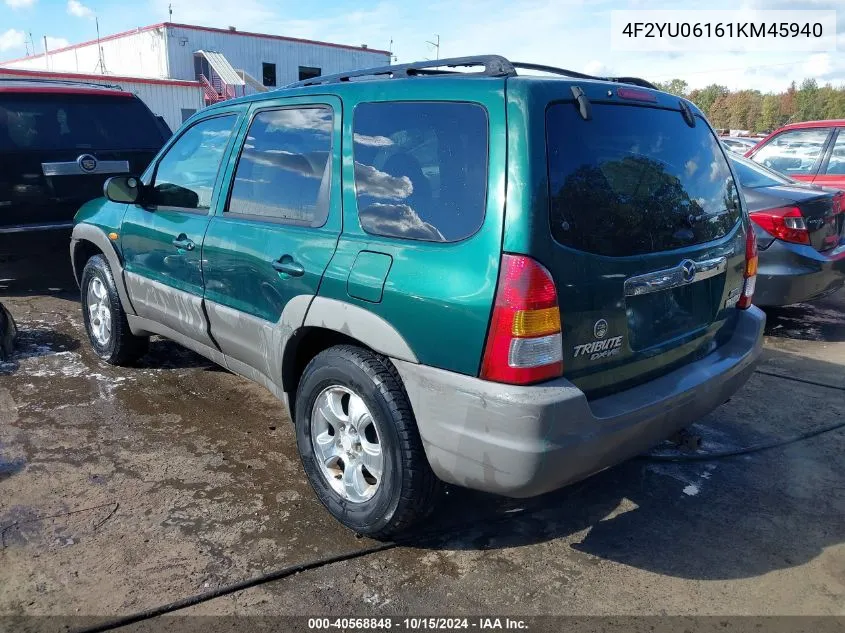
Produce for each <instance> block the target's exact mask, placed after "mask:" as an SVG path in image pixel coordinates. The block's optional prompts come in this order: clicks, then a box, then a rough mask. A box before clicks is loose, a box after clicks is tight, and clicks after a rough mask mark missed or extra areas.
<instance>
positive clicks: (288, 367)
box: [282, 296, 419, 418]
mask: <svg viewBox="0 0 845 633" xmlns="http://www.w3.org/2000/svg"><path fill="white" fill-rule="evenodd" d="M335 345H356V346H358V347H362V348H364V349H368V350H370V351H372V352H376V353H377V354H381V355H382V356H386V357H387V358H398V359H400V360H404V361H407V362H411V363H418V362H419V361H418V359H417V356H416V355H415V354H414V352H413V350H412V349H411V348H410V346H409V345H408V343H407V342H406V341H405V339H404V338H403V337H402V335H401V334H400V333H399V332H398V331H397V330H396V328H394V327H393V326H392V325H391V324H390V323H388V322H387V321H385V320H384V319H383V318H381V317H380V316H378V315H377V314H375V313H373V312H370V311H369V310H367V309H365V308H362V307H360V306H357V305H354V304H351V303H346V302H344V301H338V300H336V299H329V298H327V297H319V296H317V297H314V299H313V301H312V302H311V305H310V306H309V308H308V312H307V313H306V315H305V319H304V322H303V324H302V326H301V327H299V328H297V329H296V330H295V331H294V333H293V334H292V335H291V337H290V338H289V339H288V341H287V343H286V345H285V349H284V353H283V354H282V389H283V391H284V392H285V394H286V395H287V402H288V408H289V409H290V414H291V418H293V416H294V415H295V413H294V405H295V401H296V390H297V387H298V386H299V380H300V378H301V376H302V372H303V371H304V370H305V367H306V366H307V365H308V363H309V362H310V361H311V359H312V358H314V357H315V356H316V355H317V354H319V353H320V352H322V351H324V350H326V349H329V348H330V347H334V346H335Z"/></svg>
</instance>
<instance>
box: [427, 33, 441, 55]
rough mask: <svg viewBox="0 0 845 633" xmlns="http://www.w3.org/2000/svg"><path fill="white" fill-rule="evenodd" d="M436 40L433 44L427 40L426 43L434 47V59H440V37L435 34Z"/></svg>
mask: <svg viewBox="0 0 845 633" xmlns="http://www.w3.org/2000/svg"><path fill="white" fill-rule="evenodd" d="M434 38H435V39H434V41H433V42H429V41H428V40H426V42H425V43H426V44H430V45H431V46H433V47H434V59H440V36H439V35H437V34H436V33H435V35H434Z"/></svg>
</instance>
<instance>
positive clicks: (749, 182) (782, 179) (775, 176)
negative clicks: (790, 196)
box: [731, 157, 795, 189]
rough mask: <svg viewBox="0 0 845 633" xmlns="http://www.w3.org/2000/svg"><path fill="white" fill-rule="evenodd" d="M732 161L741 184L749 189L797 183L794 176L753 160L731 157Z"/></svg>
mask: <svg viewBox="0 0 845 633" xmlns="http://www.w3.org/2000/svg"><path fill="white" fill-rule="evenodd" d="M731 162H732V163H733V166H734V171H735V172H736V176H737V178H739V184H740V185H741V186H743V187H746V188H748V189H758V188H760V187H777V186H780V185H792V184H795V181H794V180H793V179H792V178H787V177H786V176H784V175H782V174H779V173H777V172H776V171H772V170H770V169H767V168H765V167H763V166H762V165H758V164H757V163H755V162H754V161H753V160H748V159H747V158H738V157H736V158H735V157H731Z"/></svg>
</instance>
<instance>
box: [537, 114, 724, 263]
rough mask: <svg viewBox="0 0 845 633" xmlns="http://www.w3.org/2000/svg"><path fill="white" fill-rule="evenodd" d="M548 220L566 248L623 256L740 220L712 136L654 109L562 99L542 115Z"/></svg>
mask: <svg viewBox="0 0 845 633" xmlns="http://www.w3.org/2000/svg"><path fill="white" fill-rule="evenodd" d="M546 142H547V151H548V169H549V189H550V191H549V195H550V221H551V231H552V235H553V236H554V238H555V239H556V240H557V241H558V242H559V243H561V244H563V245H565V246H570V247H572V248H576V249H578V250H582V251H587V252H590V253H596V254H599V255H613V256H630V255H639V254H643V253H652V252H658V251H666V250H671V249H676V248H682V247H685V246H690V245H694V244H700V243H703V242H708V241H711V240H714V239H718V238H720V237H723V236H724V235H726V234H727V233H728V232H729V231H730V230H731V228H733V227H734V226H735V225H736V223H737V222H738V221H739V217H740V203H739V196H738V193H737V188H736V184H735V182H734V179H733V177H732V175H731V171H730V168H729V166H728V163H727V159H726V158H725V155H724V152H723V151H722V148H721V147H720V145H719V142H718V140H717V139H716V137H715V136H714V135H713V133H712V132H711V131H710V129H709V127H708V126H707V124H706V123H705V122H704V121H703V120H702V119H700V118H697V119H696V125H695V127H693V128H691V127H689V126H688V125H687V124H686V122H685V121H684V118H683V117H682V116H681V113H680V112H678V111H674V110H664V109H660V108H651V107H641V106H625V105H611V104H594V105H593V108H592V118H591V120H588V121H585V120H584V119H582V118H581V116H580V114H579V113H578V109H577V108H576V107H575V106H574V105H573V104H571V103H560V104H553V105H551V106H549V108H548V109H547V111H546Z"/></svg>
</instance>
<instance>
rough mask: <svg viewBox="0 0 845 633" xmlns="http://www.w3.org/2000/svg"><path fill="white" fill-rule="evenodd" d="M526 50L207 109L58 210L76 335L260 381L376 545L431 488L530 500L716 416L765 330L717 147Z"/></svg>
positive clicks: (325, 492)
mask: <svg viewBox="0 0 845 633" xmlns="http://www.w3.org/2000/svg"><path fill="white" fill-rule="evenodd" d="M438 67H440V68H442V67H450V68H452V69H453V70H454V69H457V68H469V69H474V70H469V71H467V72H465V73H456V74H449V73H447V74H443V73H440V72H438V73H432V71H433V70H434V69H435V68H438ZM522 67H529V68H532V67H530V66H527V65H524V64H512V63H511V62H510V61H508V60H506V59H504V58H502V57H499V56H480V57H474V58H464V59H456V60H439V61H431V62H420V63H417V64H408V65H398V66H388V67H384V68H380V69H369V70H365V71H360V72H352V73H346V74H343V75H334V76H323V77H316V78H313V79H309V80H305V81H302V82H299V83H298V84H294V85H293V86H289V87H287V88H286V89H282V90H276V91H273V92H268V93H262V94H258V95H254V96H250V97H244V98H240V99H235V100H231V101H226V102H223V103H220V104H216V105H213V106H210V107H208V108H206V109H204V110H202V111H200V112H199V113H197V114H196V115H194V116H193V117H192V118H191V119H189V120H188V121H187V122H186V123H185V124H184V125H183V126H182V128H181V129H179V130H178V131H177V133H176V134H175V135H174V137H173V139H171V141H169V142H168V144H167V145H166V146H165V148H164V150H163V151H162V152H161V153H160V154H159V155H158V156H157V157H156V158H155V159H154V160H153V163H152V164H151V165H150V167H149V168H148V169H147V170H146V172H145V173H144V174H142V175H138V176H135V175H132V176H118V177H114V178H112V179H110V180H109V181H108V183H107V185H106V195H107V196H108V200H106V199H99V200H95V201H92V202H90V203H88V204H86V205H85V206H84V207H83V208H82V209H81V210H80V211H79V213H78V214H77V216H76V221H77V224H76V226H75V227H74V231H73V240H72V242H71V253H72V261H73V264H74V269H75V272H76V275H77V278H78V281H79V284H80V287H81V298H82V311H83V316H84V322H85V327H86V330H87V332H88V336H89V340H90V344H91V347H92V349H93V350H94V352H95V353H96V354H98V355H99V356H100V357H101V358H102V359H104V360H105V361H107V362H110V363H131V362H132V361H133V360H134V359H136V358H137V357H138V356H139V355H141V354H143V353H144V350H145V349H146V344H147V340H148V337H149V336H150V335H151V334H159V335H163V336H166V337H168V338H171V339H173V340H175V341H178V342H180V343H182V344H184V345H185V346H187V347H189V348H191V349H193V350H196V351H197V352H199V353H200V354H203V355H205V356H207V357H208V358H211V359H213V360H215V361H216V362H218V363H220V364H222V365H224V366H226V367H228V368H229V369H230V370H232V371H234V372H237V373H239V374H242V375H244V376H247V377H249V378H251V379H253V380H256V381H258V382H259V383H261V384H263V385H265V386H266V387H267V388H268V389H270V390H271V391H272V392H273V393H275V394H276V395H277V396H278V397H279V398H281V399H282V400H283V401H284V402H285V403H286V404H287V405H288V409H289V411H290V416H291V419H292V420H293V423H294V428H295V436H296V441H297V447H298V449H299V453H300V456H301V458H302V463H303V466H304V469H305V472H306V474H307V476H308V478H309V479H310V481H311V485H312V486H313V488H314V490H315V491H316V493H317V496H318V497H319V499H320V500H321V501H322V503H323V504H324V505H325V506H326V508H327V509H328V510H329V511H330V512H331V513H332V514H333V515H334V516H335V517H336V518H337V519H338V520H339V521H341V522H342V523H344V524H345V525H347V526H348V527H350V528H352V529H354V530H356V531H358V532H360V533H365V534H369V535H374V536H379V537H383V536H388V535H390V534H393V533H396V532H399V531H401V530H404V529H407V528H409V527H410V526H411V525H413V524H414V523H416V522H418V521H419V520H420V519H422V518H423V517H425V515H426V514H427V513H428V512H429V511H430V510H431V509H432V506H433V502H434V501H433V500H434V498H435V497H434V495H435V492H436V490H437V488H438V486H439V483H438V479H439V480H443V481H446V482H449V483H452V484H456V485H460V486H466V487H469V488H475V489H479V490H484V491H488V492H494V493H498V494H503V495H508V496H512V497H529V496H534V495H538V494H542V493H544V492H547V491H550V490H553V489H555V488H558V487H561V486H564V485H566V484H568V483H571V482H574V481H577V480H579V479H582V478H584V477H587V476H589V475H591V474H593V473H595V472H597V471H599V470H602V469H604V468H606V467H609V466H611V465H613V464H616V463H618V462H620V461H622V460H625V459H627V458H629V457H632V456H634V455H636V454H638V453H639V452H641V451H642V450H645V449H646V448H648V447H650V446H652V445H654V444H656V443H658V442H659V441H661V440H663V439H665V438H667V437H669V436H671V435H672V434H674V433H675V432H677V431H678V430H679V429H681V428H683V427H686V426H688V425H689V424H691V423H692V422H693V421H694V420H695V419H696V418H698V417H700V416H702V415H704V414H706V413H708V412H709V411H711V410H713V409H714V408H715V407H717V406H719V405H720V404H722V403H723V402H725V401H726V400H727V399H728V398H729V397H731V395H732V394H733V393H734V392H735V391H736V390H737V389H738V388H740V387H741V386H742V385H743V383H744V382H745V381H746V379H747V378H748V376H749V375H750V374H751V372H752V371H753V366H754V363H755V360H756V359H757V357H758V355H759V353H760V350H761V340H762V333H763V327H764V324H765V315H764V314H763V313H762V312H761V311H760V310H758V309H757V308H755V307H754V306H752V297H753V293H754V285H755V273H756V266H757V253H756V240H755V238H754V233H753V230H752V229H751V227H750V225H749V222H748V219H747V214H746V213H745V212H744V209H743V207H742V200H741V196H740V194H739V189H738V186H737V184H736V183H735V181H734V177H733V173H732V171H731V169H730V167H729V164H728V162H727V160H726V158H725V153H724V151H723V150H722V148H721V146H720V145H719V142H718V139H717V138H716V136H715V134H714V133H713V131H712V129H711V128H710V126H709V125H708V123H707V121H706V120H705V119H704V117H703V115H702V114H701V113H700V111H699V110H698V109H697V108H696V107H695V105H693V104H692V103H690V102H688V101H686V100H684V99H680V100H679V99H678V97H675V96H672V95H669V94H666V93H662V92H659V91H657V90H656V89H650V88H649V86H650V84H647V83H646V82H644V81H643V80H637V79H632V78H625V79H618V80H615V81H612V80H607V79H599V78H589V77H585V76H584V75H582V74H579V73H571V72H570V71H566V70H563V69H553V68H552V69H550V68H547V67H544V68H543V70H545V71H546V72H547V73H552V74H553V75H557V76H553V77H550V76H543V77H538V76H518V75H517V71H516V68H522ZM533 68H536V67H533ZM358 78H367V79H368V80H366V81H356V80H355V79H358ZM514 108H518V110H519V112H520V116H518V117H515V116H508V115H507V113H508V112H513V111H514V110H513V109H514ZM631 148H640V149H639V150H636V152H635V151H632V149H631ZM505 201H507V205H506V204H505ZM679 210H683V212H679ZM109 235H113V237H109ZM236 423H237V420H232V424H236Z"/></svg>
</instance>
